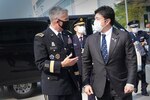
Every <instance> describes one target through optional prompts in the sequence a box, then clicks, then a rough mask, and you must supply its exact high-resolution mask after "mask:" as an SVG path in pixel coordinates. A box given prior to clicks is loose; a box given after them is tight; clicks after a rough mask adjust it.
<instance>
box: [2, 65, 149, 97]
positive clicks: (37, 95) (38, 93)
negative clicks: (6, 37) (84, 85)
mask: <svg viewBox="0 0 150 100" xmlns="http://www.w3.org/2000/svg"><path fill="white" fill-rule="evenodd" d="M146 73H147V74H146V75H147V79H146V80H147V82H148V83H149V85H148V87H147V90H148V93H149V94H150V64H149V65H147V66H146ZM138 88H139V91H138V92H137V93H133V100H150V96H143V95H141V91H140V88H141V85H140V83H139V86H138ZM1 93H2V92H0V94H1ZM82 98H83V100H87V95H86V94H85V93H82ZM0 100H44V96H43V95H42V94H41V89H40V87H38V88H37V90H36V91H35V93H34V94H33V95H32V97H30V98H25V99H15V98H13V97H12V96H11V95H10V93H8V91H7V90H6V91H4V92H3V95H0Z"/></svg>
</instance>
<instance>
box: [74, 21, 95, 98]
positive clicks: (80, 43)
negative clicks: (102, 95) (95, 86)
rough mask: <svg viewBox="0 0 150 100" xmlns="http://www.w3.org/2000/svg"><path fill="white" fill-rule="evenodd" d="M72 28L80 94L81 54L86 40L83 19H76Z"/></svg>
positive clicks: (91, 96) (92, 96)
mask: <svg viewBox="0 0 150 100" xmlns="http://www.w3.org/2000/svg"><path fill="white" fill-rule="evenodd" d="M73 27H74V31H75V35H74V36H73V45H74V50H75V55H76V56H77V57H78V61H77V67H76V70H77V71H78V70H79V75H77V76H76V77H77V79H78V80H79V84H80V92H81V93H82V78H81V77H82V76H81V75H82V53H83V51H84V44H85V40H86V38H87V36H86V27H85V20H84V18H78V19H77V20H76V21H75V22H74V24H73ZM91 81H92V80H91ZM88 100H95V96H94V95H93V94H92V95H90V96H88Z"/></svg>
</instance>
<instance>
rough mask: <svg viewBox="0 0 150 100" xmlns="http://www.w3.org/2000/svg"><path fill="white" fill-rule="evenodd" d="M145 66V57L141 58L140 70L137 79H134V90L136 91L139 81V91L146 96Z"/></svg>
mask: <svg viewBox="0 0 150 100" xmlns="http://www.w3.org/2000/svg"><path fill="white" fill-rule="evenodd" d="M145 65H146V56H143V57H142V70H141V71H139V72H138V73H137V79H136V83H135V88H136V90H138V83H139V80H141V91H142V93H143V94H147V90H146V88H147V82H146V73H145ZM136 92H137V91H136Z"/></svg>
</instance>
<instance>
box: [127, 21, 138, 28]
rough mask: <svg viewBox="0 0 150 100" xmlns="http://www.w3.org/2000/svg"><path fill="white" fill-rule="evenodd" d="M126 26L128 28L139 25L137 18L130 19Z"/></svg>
mask: <svg viewBox="0 0 150 100" xmlns="http://www.w3.org/2000/svg"><path fill="white" fill-rule="evenodd" d="M128 26H129V27H130V28H135V27H139V20H132V21H130V22H129V23H128Z"/></svg>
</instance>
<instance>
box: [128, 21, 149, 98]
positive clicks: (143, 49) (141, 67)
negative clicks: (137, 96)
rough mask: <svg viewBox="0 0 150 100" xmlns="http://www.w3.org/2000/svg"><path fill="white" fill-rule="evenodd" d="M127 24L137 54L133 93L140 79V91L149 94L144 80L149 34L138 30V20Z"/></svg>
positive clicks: (136, 89)
mask: <svg viewBox="0 0 150 100" xmlns="http://www.w3.org/2000/svg"><path fill="white" fill-rule="evenodd" d="M128 26H129V27H130V28H131V32H129V34H130V35H131V38H132V42H133V44H134V46H135V50H136V55H137V67H138V72H137V80H136V83H135V93H137V91H138V83H139V80H141V91H142V95H144V96H149V94H148V93H147V85H148V84H147V82H146V74H145V64H146V54H147V45H148V38H149V35H148V34H147V33H146V32H144V31H142V30H139V21H138V20H132V21H130V22H129V23H128Z"/></svg>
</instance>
